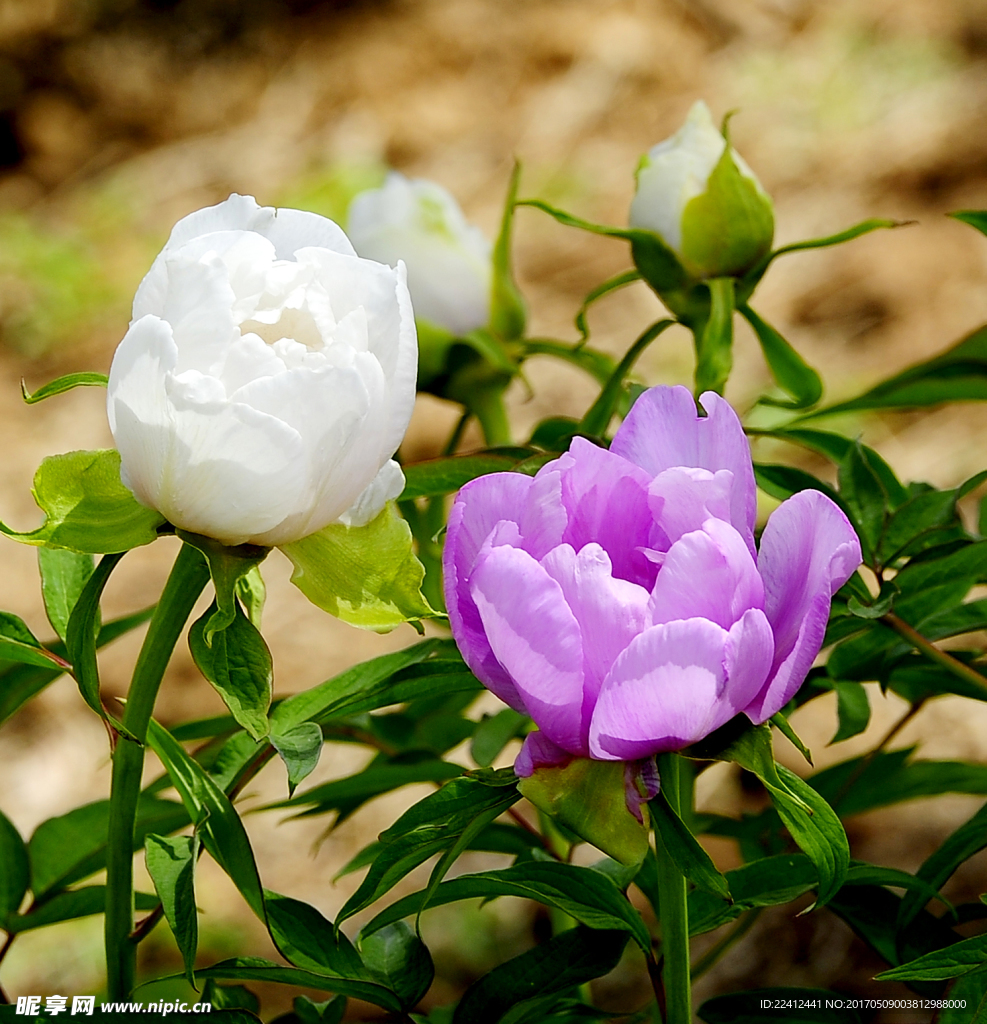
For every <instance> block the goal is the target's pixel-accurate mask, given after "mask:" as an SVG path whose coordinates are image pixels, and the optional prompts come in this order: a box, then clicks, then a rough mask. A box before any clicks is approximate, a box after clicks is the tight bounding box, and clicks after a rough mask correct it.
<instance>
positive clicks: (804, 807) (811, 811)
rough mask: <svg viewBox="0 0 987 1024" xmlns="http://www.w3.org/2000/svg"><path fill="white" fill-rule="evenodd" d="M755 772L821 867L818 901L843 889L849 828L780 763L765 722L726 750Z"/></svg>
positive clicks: (727, 756)
mask: <svg viewBox="0 0 987 1024" xmlns="http://www.w3.org/2000/svg"><path fill="white" fill-rule="evenodd" d="M722 759H723V760H726V761H735V762H737V763H738V764H739V765H741V767H743V768H746V769H747V770H748V771H750V772H753V773H754V774H755V775H756V776H757V777H758V778H759V779H760V780H761V781H762V782H763V783H764V785H765V788H766V789H767V790H768V794H769V795H770V797H771V802H772V803H773V804H774V807H775V810H776V811H777V812H778V814H779V816H780V817H781V820H782V821H783V822H784V825H785V827H786V828H787V829H788V831H789V832H790V833H791V836H792V838H793V839H794V840H795V842H796V843H797V844H798V845H799V847H800V848H801V849H802V850H803V852H804V853H805V854H806V855H807V856H808V857H809V859H810V860H811V861H812V863H813V864H814V865H815V866H816V871H817V872H818V873H819V890H818V892H819V900H818V902H819V904H820V905H822V904H825V903H827V902H828V901H829V900H830V899H831V898H832V896H833V895H834V894H835V893H836V892H837V891H838V890H839V888H840V886H841V885H842V884H843V880H844V879H845V877H846V873H847V869H848V868H849V865H850V847H849V844H848V842H847V837H846V833H845V832H844V831H843V826H842V824H840V819H839V818H838V817H837V816H836V814H835V813H834V811H833V809H832V808H831V807H830V806H829V804H828V803H826V801H825V800H824V799H823V798H822V797H821V796H820V795H819V793H817V792H816V790H814V789H813V788H812V787H811V786H810V785H808V784H807V783H805V782H803V780H802V779H800V778H799V777H798V776H797V775H796V774H795V773H794V772H790V771H789V770H788V769H787V768H784V767H783V766H782V765H778V764H776V763H775V760H774V755H773V753H772V748H771V731H770V729H769V728H768V727H767V726H765V725H760V726H757V727H755V728H753V729H749V730H747V732H745V733H744V734H743V735H742V736H741V738H740V739H739V740H737V742H736V743H734V744H733V746H731V747H730V748H729V749H728V750H727V751H726V752H725V753H724V754H723V755H722Z"/></svg>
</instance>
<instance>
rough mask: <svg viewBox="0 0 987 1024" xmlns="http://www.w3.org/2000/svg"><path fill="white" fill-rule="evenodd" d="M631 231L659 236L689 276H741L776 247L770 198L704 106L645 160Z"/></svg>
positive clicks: (695, 108) (698, 106)
mask: <svg viewBox="0 0 987 1024" xmlns="http://www.w3.org/2000/svg"><path fill="white" fill-rule="evenodd" d="M630 224H631V227H632V228H640V229H643V230H646V231H653V232H654V233H655V234H657V235H658V236H659V237H660V238H661V240H662V242H664V244H665V245H666V246H667V247H668V248H669V249H671V250H672V252H674V254H675V255H676V257H677V258H678V260H679V262H680V263H681V264H682V266H683V267H684V268H685V270H686V271H687V272H688V273H689V275H690V276H692V277H693V278H696V279H699V280H705V279H707V278H712V277H740V276H742V275H743V274H744V273H745V272H746V271H748V270H750V269H751V268H752V267H754V266H755V265H756V264H757V263H758V261H759V260H760V259H761V258H762V257H763V256H764V255H766V254H767V252H768V251H769V250H770V248H771V239H772V236H773V234H774V214H773V210H772V205H771V199H770V198H769V197H768V196H767V194H766V193H765V192H764V190H763V189H762V188H761V184H760V182H759V181H758V180H757V178H756V177H755V176H754V172H753V171H752V170H751V169H750V167H748V166H747V164H746V162H745V161H744V159H743V157H741V156H740V154H739V153H737V151H736V150H735V149H734V148H733V147H732V146H730V145H728V143H727V140H726V139H725V138H724V136H723V135H722V134H721V132H720V131H719V130H718V129H717V127H716V125H715V124H714V123H713V118H712V116H711V115H710V112H709V108H708V107H707V106H706V104H705V103H703V102H702V101H701V100H700V101H699V102H697V103H696V104H694V106H693V108H692V110H690V111H689V116H688V117H687V118H686V120H685V124H683V125H682V127H681V128H680V129H679V130H678V131H677V132H676V133H675V134H674V135H673V136H672V137H671V138H669V139H665V141H664V142H659V143H658V145H657V146H655V147H653V148H652V149H651V150H650V151H649V152H648V153H647V155H646V156H644V157H642V159H641V163H640V166H639V167H638V171H637V193H636V194H635V196H634V200H633V202H632V203H631V211H630Z"/></svg>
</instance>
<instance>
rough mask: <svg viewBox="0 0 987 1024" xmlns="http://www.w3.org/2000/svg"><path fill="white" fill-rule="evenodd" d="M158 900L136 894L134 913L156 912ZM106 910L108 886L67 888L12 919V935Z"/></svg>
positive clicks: (154, 897)
mask: <svg viewBox="0 0 987 1024" xmlns="http://www.w3.org/2000/svg"><path fill="white" fill-rule="evenodd" d="M157 905H158V898H157V896H155V895H154V894H153V893H146V892H135V893H134V909H135V910H154V909H155V908H156V907H157ZM105 910H106V886H105V885H86V886H83V887H82V888H81V889H67V890H65V891H64V892H58V893H55V895H54V896H50V897H48V898H46V899H45V900H44V901H43V902H42V903H39V904H36V905H34V906H32V908H31V910H30V913H27V914H19V915H16V916H14V917H12V918H11V919H10V921H9V922H8V923H9V925H10V927H9V928H8V929H7V931H9V932H10V933H11V934H16V933H19V932H28V931H33V930H34V929H36V928H47V927H48V926H49V925H52V924H61V923H62V921H74V920H76V919H77V918H80V917H90V916H92V915H93V914H102V913H103V912H104V911H105Z"/></svg>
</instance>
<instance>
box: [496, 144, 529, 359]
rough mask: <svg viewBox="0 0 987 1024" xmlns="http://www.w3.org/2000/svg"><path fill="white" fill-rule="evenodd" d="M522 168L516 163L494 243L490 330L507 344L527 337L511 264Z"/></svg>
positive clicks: (523, 304) (521, 299)
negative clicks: (512, 237) (518, 188)
mask: <svg viewBox="0 0 987 1024" xmlns="http://www.w3.org/2000/svg"><path fill="white" fill-rule="evenodd" d="M520 178H521V165H520V164H519V163H515V164H514V169H513V171H511V180H510V183H509V184H508V186H507V196H506V198H505V200H504V213H503V216H502V217H501V221H500V232H499V234H498V235H497V241H496V242H495V243H494V248H493V254H492V262H493V275H492V280H491V289H490V330H491V331H492V332H493V333H494V334H495V335H496V336H497V337H498V338H501V339H503V340H504V341H516V340H517V339H518V338H523V337H524V328H525V324H526V322H527V319H528V313H527V309H526V306H525V302H524V297H523V296H522V295H521V292H520V290H519V289H518V286H517V282H516V281H515V280H514V270H513V267H512V261H511V234H512V229H513V226H514V206H515V204H516V202H517V187H518V181H519V180H520Z"/></svg>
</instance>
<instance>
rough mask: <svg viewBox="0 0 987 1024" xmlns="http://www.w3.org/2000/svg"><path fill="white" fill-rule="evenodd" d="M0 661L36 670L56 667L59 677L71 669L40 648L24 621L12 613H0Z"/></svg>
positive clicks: (52, 652) (54, 655)
mask: <svg viewBox="0 0 987 1024" xmlns="http://www.w3.org/2000/svg"><path fill="white" fill-rule="evenodd" d="M0 661H7V662H15V663H17V664H20V665H33V666H35V667H36V668H53V667H57V668H58V672H59V675H61V673H62V672H64V671H66V670H67V669H71V667H72V666H71V665H69V663H68V662H67V661H66V660H65V659H64V658H61V657H59V656H58V655H57V654H55V653H54V651H49V650H48V649H47V648H45V647H42V646H41V641H40V640H38V638H37V637H36V636H35V635H34V634H33V633H32V632H31V630H30V629H28V628H27V625H26V624H25V622H24V620H23V619H21V618H19V617H18V616H16V615H14V613H13V612H0Z"/></svg>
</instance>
